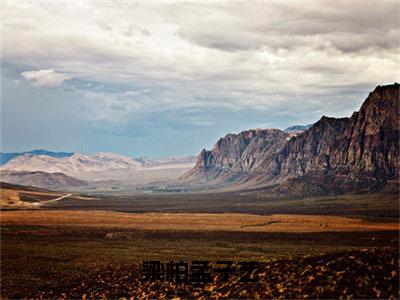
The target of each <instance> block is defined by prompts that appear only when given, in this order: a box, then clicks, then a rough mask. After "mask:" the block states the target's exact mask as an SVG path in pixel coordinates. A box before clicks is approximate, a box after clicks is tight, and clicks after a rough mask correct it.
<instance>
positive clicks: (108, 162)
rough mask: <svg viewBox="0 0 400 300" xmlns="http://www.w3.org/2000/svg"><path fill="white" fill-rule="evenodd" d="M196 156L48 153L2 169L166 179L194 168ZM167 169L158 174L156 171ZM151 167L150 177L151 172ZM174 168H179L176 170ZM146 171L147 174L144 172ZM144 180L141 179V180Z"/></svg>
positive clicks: (25, 157)
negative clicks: (131, 156)
mask: <svg viewBox="0 0 400 300" xmlns="http://www.w3.org/2000/svg"><path fill="white" fill-rule="evenodd" d="M195 160H196V158H195V157H190V156H188V157H171V158H162V159H153V158H139V159H134V158H130V157H126V156H123V155H120V154H116V153H97V154H94V155H88V154H81V153H74V154H73V155H72V156H68V157H59V158H58V157H52V156H48V155H34V154H30V153H28V154H24V155H21V156H17V157H15V158H13V159H11V160H10V161H8V162H7V163H6V164H5V165H3V166H2V167H1V168H0V169H1V170H6V171H14V172H21V171H24V172H34V171H41V172H46V173H63V174H66V175H68V176H71V177H76V178H78V179H82V180H94V181H97V180H124V181H125V180H129V179H133V178H134V179H135V180H134V181H138V180H137V179H138V176H139V177H140V176H142V177H143V176H144V177H146V178H148V180H152V179H153V178H154V179H156V178H165V177H167V178H168V176H169V174H171V176H172V177H176V176H177V175H176V174H179V175H181V174H183V173H184V172H186V171H187V170H189V169H190V168H192V167H193V165H194V164H195ZM161 169H168V170H172V171H168V172H163V174H162V176H161V175H160V176H157V170H161ZM147 170H151V171H152V172H151V176H149V174H150V173H149V172H146V171H147ZM173 170H176V172H175V171H173ZM145 173H146V174H145ZM148 173H149V174H148ZM139 181H140V182H142V181H141V180H139Z"/></svg>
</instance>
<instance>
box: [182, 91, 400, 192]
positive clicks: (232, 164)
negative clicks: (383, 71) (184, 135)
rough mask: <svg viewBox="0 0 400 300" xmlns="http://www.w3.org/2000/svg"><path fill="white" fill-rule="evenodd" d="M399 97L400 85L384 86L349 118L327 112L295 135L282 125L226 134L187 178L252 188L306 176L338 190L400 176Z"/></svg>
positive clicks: (309, 181) (308, 181)
mask: <svg viewBox="0 0 400 300" xmlns="http://www.w3.org/2000/svg"><path fill="white" fill-rule="evenodd" d="M399 99H400V96H399V85H398V84H393V85H388V86H379V87H377V88H376V89H375V90H374V91H373V92H371V93H370V94H369V96H368V98H367V99H366V100H365V102H364V104H363V105H362V106H361V109H360V110H359V111H358V112H355V113H353V115H352V116H351V117H350V118H340V119H336V118H328V117H325V116H324V117H322V118H321V119H320V120H319V121H318V122H317V123H315V124H314V125H313V126H312V127H311V128H310V129H308V130H307V131H305V132H303V133H301V134H299V135H297V136H295V137H292V138H290V136H289V135H288V134H286V133H285V132H283V131H280V130H277V129H267V130H249V131H244V132H242V133H240V134H238V135H232V134H230V135H227V136H226V137H224V138H223V139H220V140H219V141H218V142H217V144H216V145H215V146H214V148H213V149H212V150H211V151H206V150H203V151H202V152H201V154H200V156H199V158H198V162H197V164H196V166H195V167H194V168H193V169H192V170H191V172H189V173H188V174H186V176H185V178H186V179H190V180H197V179H199V178H202V179H203V180H208V181H209V182H210V183H217V182H225V183H231V184H232V183H235V184H237V185H238V187H250V188H251V187H258V186H268V185H273V184H282V183H284V182H287V181H288V180H289V181H291V182H292V183H293V184H294V185H295V183H296V182H297V185H298V183H299V182H301V180H299V178H304V181H306V182H307V185H313V184H316V185H318V184H320V185H325V186H326V187H329V186H331V189H333V190H335V189H336V190H343V189H344V190H351V189H357V188H367V187H368V186H370V185H373V184H376V182H380V183H385V182H386V181H387V180H391V179H398V177H399V175H400V173H399V172H400V171H399V134H400V116H399V109H400V102H399ZM295 178H296V179H297V180H293V179H295ZM304 181H303V183H304ZM314 181H315V182H314ZM303 185H304V184H303ZM282 186H285V184H283V185H282ZM286 186H287V189H290V188H291V186H290V184H286ZM292 188H295V187H294V186H293V187H292Z"/></svg>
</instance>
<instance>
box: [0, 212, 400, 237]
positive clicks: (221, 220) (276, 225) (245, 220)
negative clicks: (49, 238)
mask: <svg viewBox="0 0 400 300" xmlns="http://www.w3.org/2000/svg"><path fill="white" fill-rule="evenodd" d="M1 225H40V226H81V227H106V228H134V229H149V230H154V229H161V230H222V231H246V232H248V231H250V232H337V231H340V232H343V231H380V230H399V229H400V225H399V224H398V223H378V222H375V223H368V222H364V221H362V220H360V219H356V218H346V217H339V216H318V215H289V214H274V215H270V216H260V215H253V214H234V213H225V214H202V213H194V214H190V213H143V214H131V213H120V212H111V211H109V212H106V211H68V210H67V211H64V210H60V211H55V210H52V211H46V210H35V211H34V210H28V211H2V212H1Z"/></svg>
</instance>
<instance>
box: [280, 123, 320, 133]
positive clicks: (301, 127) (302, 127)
mask: <svg viewBox="0 0 400 300" xmlns="http://www.w3.org/2000/svg"><path fill="white" fill-rule="evenodd" d="M311 126H313V124H309V125H294V126H290V127H288V128H286V129H285V130H284V132H286V133H295V132H299V131H306V130H308V129H310V127H311Z"/></svg>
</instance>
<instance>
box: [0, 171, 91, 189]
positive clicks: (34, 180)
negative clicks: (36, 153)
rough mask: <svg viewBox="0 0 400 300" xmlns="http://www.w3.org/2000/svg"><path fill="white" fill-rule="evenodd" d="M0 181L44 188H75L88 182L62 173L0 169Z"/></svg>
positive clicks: (86, 184) (85, 185) (84, 185)
mask: <svg viewBox="0 0 400 300" xmlns="http://www.w3.org/2000/svg"><path fill="white" fill-rule="evenodd" d="M0 181H2V182H7V183H11V184H18V185H24V186H34V187H40V188H45V189H51V190H57V189H62V190H64V189H76V188H82V187H87V186H88V183H87V182H85V181H83V180H79V179H76V178H73V177H71V176H67V175H65V174H63V173H46V172H38V171H36V172H14V171H0Z"/></svg>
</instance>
